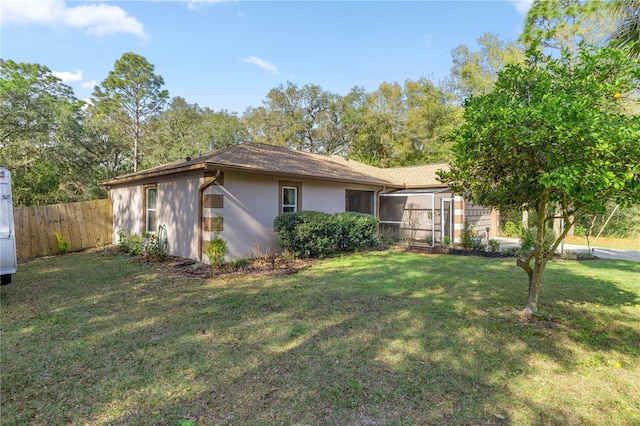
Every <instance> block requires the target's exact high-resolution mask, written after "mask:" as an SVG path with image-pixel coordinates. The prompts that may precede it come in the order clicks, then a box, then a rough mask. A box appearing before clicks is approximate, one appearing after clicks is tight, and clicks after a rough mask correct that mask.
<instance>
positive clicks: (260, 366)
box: [0, 251, 640, 425]
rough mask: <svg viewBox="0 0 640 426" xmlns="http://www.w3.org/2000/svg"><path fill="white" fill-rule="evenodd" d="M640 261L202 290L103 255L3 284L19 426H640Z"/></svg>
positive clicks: (375, 262)
mask: <svg viewBox="0 0 640 426" xmlns="http://www.w3.org/2000/svg"><path fill="white" fill-rule="evenodd" d="M639 276H640V263H631V262H622V261H603V260H599V261H588V262H557V263H553V264H550V265H549V267H548V269H547V273H546V276H545V286H544V288H543V292H542V295H541V306H542V309H543V310H544V311H545V312H546V313H548V314H550V315H551V321H549V322H546V323H539V324H524V323H522V322H521V320H520V318H519V317H518V314H517V311H518V310H519V309H522V308H523V307H524V305H525V302H526V294H527V290H526V285H525V277H526V275H525V274H524V272H523V271H522V270H520V269H519V268H518V267H516V266H515V261H514V260H513V259H484V258H474V257H462V256H423V255H419V254H410V253H400V252H391V251H388V252H374V253H369V254H357V255H353V256H347V257H343V258H337V259H332V260H326V261H323V262H321V263H318V264H316V265H314V266H313V267H311V268H309V269H306V270H304V271H302V272H300V273H298V274H296V275H286V276H271V277H236V278H228V279H219V278H218V279H212V280H209V281H202V280H197V279H189V278H183V277H177V276H172V275H169V274H167V273H166V272H165V271H162V270H160V269H159V268H158V267H157V266H156V265H153V264H140V263H135V262H134V261H132V260H131V259H130V258H127V257H124V256H114V255H112V254H106V253H94V254H72V255H65V256H60V257H55V258H49V259H42V260H36V261H32V262H29V263H26V264H21V265H19V272H18V273H17V274H16V276H15V277H14V283H13V284H11V285H9V286H5V287H2V299H1V304H2V324H1V329H2V331H1V333H2V335H1V336H2V342H1V343H2V353H1V369H2V370H1V386H2V399H1V404H2V405H1V407H0V413H1V416H2V418H1V420H2V424H3V425H12V424H133V425H135V424H167V425H176V424H181V423H182V424H186V423H188V422H185V421H187V420H191V421H193V423H192V424H197V425H209V424H251V425H260V424H263V425H274V424H285V425H291V424H310V425H327V424H341V425H349V424H356V425H373V424H375V425H383V424H386V425H393V424H396V425H414V424H420V425H423V424H513V425H545V424H572V425H573V424H583V425H602V424H608V425H616V424H617V425H634V424H635V425H637V424H639V423H640V280H638V277H639Z"/></svg>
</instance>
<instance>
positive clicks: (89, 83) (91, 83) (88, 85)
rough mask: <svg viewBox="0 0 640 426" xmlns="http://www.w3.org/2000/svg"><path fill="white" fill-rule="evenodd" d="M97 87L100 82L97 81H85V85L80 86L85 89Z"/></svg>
mask: <svg viewBox="0 0 640 426" xmlns="http://www.w3.org/2000/svg"><path fill="white" fill-rule="evenodd" d="M97 85H98V82H97V81H95V80H91V81H85V82H84V83H81V84H80V86H82V88H83V89H93V88H94V87H96V86H97Z"/></svg>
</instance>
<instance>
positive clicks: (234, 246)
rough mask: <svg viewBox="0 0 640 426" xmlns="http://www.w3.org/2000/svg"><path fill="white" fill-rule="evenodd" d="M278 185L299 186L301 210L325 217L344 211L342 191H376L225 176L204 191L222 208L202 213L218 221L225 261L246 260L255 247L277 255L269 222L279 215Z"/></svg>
mask: <svg viewBox="0 0 640 426" xmlns="http://www.w3.org/2000/svg"><path fill="white" fill-rule="evenodd" d="M281 182H294V183H297V184H300V188H301V196H302V197H301V208H302V210H319V211H323V212H327V213H339V212H343V211H345V190H346V189H357V190H370V191H373V190H375V189H379V188H377V187H373V186H368V185H346V184H339V183H333V182H322V181H312V180H295V179H294V180H292V179H291V178H286V177H278V176H262V175H251V174H242V173H233V172H226V173H225V176H224V185H223V186H218V185H213V186H211V187H209V188H207V190H206V191H205V194H218V195H222V196H223V197H224V201H223V207H222V208H210V209H205V211H204V212H203V214H204V216H205V217H215V216H216V215H220V216H221V217H222V220H223V231H222V232H220V234H219V235H220V237H221V238H223V239H224V240H225V241H226V242H227V247H228V248H229V254H228V256H227V258H228V259H233V258H234V257H247V256H249V255H250V254H251V252H254V253H256V252H257V248H258V247H259V249H260V250H261V251H262V252H266V251H267V250H268V251H269V252H270V253H278V252H279V251H280V246H279V245H278V238H277V235H276V234H275V232H274V231H273V221H274V219H275V218H276V216H277V215H278V214H279V212H280V183H281ZM213 235H214V232H213V231H206V232H204V233H203V240H204V241H210V240H211V238H212V237H213Z"/></svg>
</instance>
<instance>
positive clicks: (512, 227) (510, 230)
mask: <svg viewBox="0 0 640 426" xmlns="http://www.w3.org/2000/svg"><path fill="white" fill-rule="evenodd" d="M502 232H504V234H505V235H506V236H507V237H513V236H514V235H518V227H517V226H516V224H515V223H513V222H512V221H510V220H509V221H507V222H505V224H504V226H503V227H502Z"/></svg>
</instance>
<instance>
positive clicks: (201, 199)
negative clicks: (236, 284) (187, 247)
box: [198, 169, 220, 262]
mask: <svg viewBox="0 0 640 426" xmlns="http://www.w3.org/2000/svg"><path fill="white" fill-rule="evenodd" d="M208 171H210V170H209V169H207V171H205V173H204V182H203V183H202V185H200V188H198V260H199V261H200V262H202V246H203V244H202V236H203V230H202V228H203V225H202V222H203V220H204V213H203V211H202V210H203V207H202V206H203V204H204V191H205V190H206V189H207V188H209V187H210V186H211V185H213V184H214V183H215V181H216V180H217V179H218V178H219V177H220V169H215V174H214V175H213V176H207V172H208Z"/></svg>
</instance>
